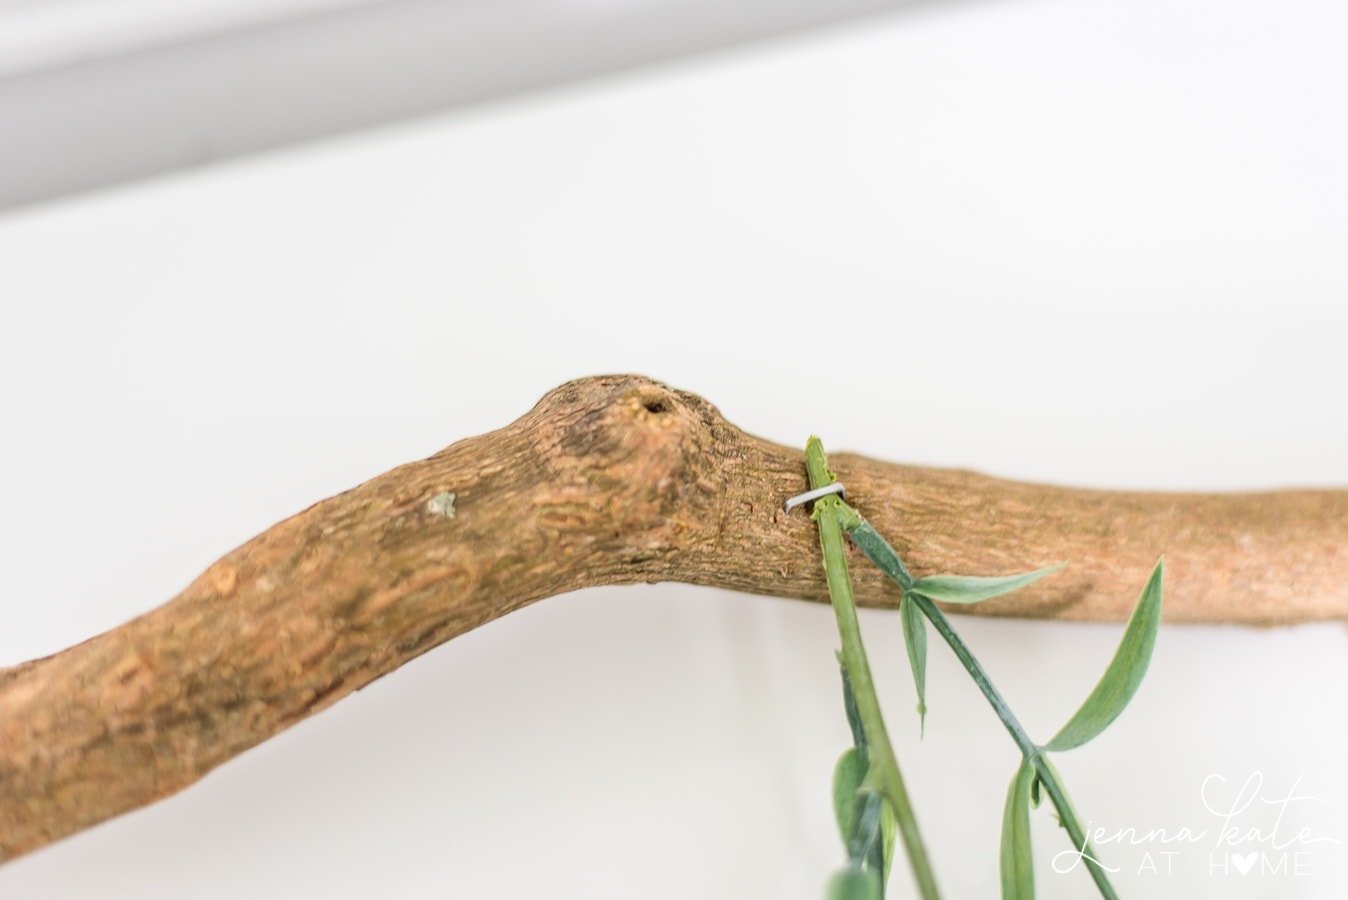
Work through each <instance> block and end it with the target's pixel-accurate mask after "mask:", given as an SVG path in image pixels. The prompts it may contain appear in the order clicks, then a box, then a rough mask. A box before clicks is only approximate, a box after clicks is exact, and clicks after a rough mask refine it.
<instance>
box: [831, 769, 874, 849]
mask: <svg viewBox="0 0 1348 900" xmlns="http://www.w3.org/2000/svg"><path fill="white" fill-rule="evenodd" d="M865 777H866V756H865V754H864V753H863V752H862V751H861V750H858V749H857V748H856V747H848V748H847V750H846V752H844V753H843V755H842V756H840V757H838V763H837V765H835V766H834V767H833V812H834V814H836V815H837V817H838V832H839V833H840V834H841V835H842V840H843V846H844V847H848V846H849V845H850V844H851V842H852V834H853V831H854V829H855V828H856V823H857V814H858V810H857V802H858V800H859V799H860V798H859V797H858V796H857V792H858V791H859V790H860V789H861V782H862V780H863V779H864V778H865Z"/></svg>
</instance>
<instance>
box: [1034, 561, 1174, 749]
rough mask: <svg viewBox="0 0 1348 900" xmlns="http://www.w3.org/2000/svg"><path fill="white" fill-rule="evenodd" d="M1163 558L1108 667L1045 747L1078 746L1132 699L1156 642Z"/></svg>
mask: <svg viewBox="0 0 1348 900" xmlns="http://www.w3.org/2000/svg"><path fill="white" fill-rule="evenodd" d="M1164 570H1165V565H1164V560H1158V561H1157V562H1156V568H1155V569H1153V570H1152V573H1151V578H1149V579H1147V586H1146V587H1144V588H1143V589H1142V596H1141V597H1140V598H1139V599H1138V601H1137V607H1136V608H1135V609H1134V610H1133V615H1132V617H1131V618H1130V619H1129V620H1128V627H1127V628H1126V629H1124V632H1123V640H1122V641H1120V642H1119V649H1118V650H1117V651H1115V653H1114V659H1113V660H1111V661H1110V663H1109V668H1107V669H1105V674H1104V675H1102V676H1101V677H1100V681H1099V683H1098V684H1096V686H1095V690H1093V691H1091V695H1090V696H1089V697H1087V698H1086V702H1085V703H1083V704H1081V708H1080V709H1078V710H1077V711H1076V715H1074V716H1072V718H1071V719H1070V720H1069V721H1068V723H1067V724H1066V725H1064V726H1063V727H1062V730H1061V731H1059V732H1058V733H1057V734H1056V735H1054V737H1053V740H1051V741H1049V742H1048V743H1047V744H1045V745H1044V749H1046V750H1071V749H1072V748H1073V747H1080V746H1081V745H1082V744H1084V743H1086V742H1087V741H1089V740H1091V739H1092V738H1094V737H1096V736H1097V735H1099V734H1100V732H1102V731H1104V730H1105V729H1106V728H1107V727H1109V723H1111V722H1113V721H1114V720H1115V719H1117V718H1118V717H1119V714H1120V713H1121V712H1123V710H1124V707H1126V706H1127V705H1128V701H1129V700H1131V699H1133V694H1135V693H1136V692H1137V688H1138V685H1140V684H1141V683H1142V677H1143V676H1144V675H1146V674H1147V664H1148V663H1149V662H1151V651H1152V647H1154V646H1155V645H1156V632H1157V630H1158V628H1159V627H1160V625H1161V581H1162V578H1163V577H1164Z"/></svg>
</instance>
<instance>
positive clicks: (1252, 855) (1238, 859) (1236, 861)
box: [1231, 850, 1259, 875]
mask: <svg viewBox="0 0 1348 900" xmlns="http://www.w3.org/2000/svg"><path fill="white" fill-rule="evenodd" d="M1258 859H1259V854H1258V853H1257V852H1256V851H1253V850H1251V851H1250V852H1249V853H1246V854H1245V855H1244V856H1241V855H1240V854H1239V853H1232V854H1231V865H1233V866H1235V867H1236V871H1238V872H1240V874H1242V875H1248V874H1250V870H1251V869H1253V868H1254V864H1255V862H1256V861H1258Z"/></svg>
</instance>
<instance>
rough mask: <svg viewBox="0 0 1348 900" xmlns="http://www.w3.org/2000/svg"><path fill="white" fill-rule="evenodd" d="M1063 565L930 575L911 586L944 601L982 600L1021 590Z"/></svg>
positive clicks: (965, 601) (976, 601) (974, 601)
mask: <svg viewBox="0 0 1348 900" xmlns="http://www.w3.org/2000/svg"><path fill="white" fill-rule="evenodd" d="M1061 568H1062V565H1056V566H1048V567H1046V568H1043V569H1035V570H1034V571H1033V572H1025V573H1023V574H1020V575H1006V576H1002V577H997V578H982V577H979V576H977V575H928V576H927V577H926V578H919V579H918V580H917V581H914V582H913V587H912V589H913V590H914V591H916V592H917V593H919V594H921V595H922V596H924V597H928V598H930V599H932V600H940V601H941V602H942V603H981V602H983V601H984V600H991V599H992V598H993V597H1000V596H1001V595H1002V594H1009V593H1011V592H1012V591H1015V590H1019V589H1020V588H1023V587H1025V585H1027V584H1030V583H1032V582H1035V581H1038V580H1039V579H1040V578H1043V577H1044V576H1045V575H1051V574H1053V573H1054V572H1056V571H1058V570H1059V569H1061Z"/></svg>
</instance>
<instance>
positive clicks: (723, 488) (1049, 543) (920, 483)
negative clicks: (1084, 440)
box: [0, 376, 1348, 860]
mask: <svg viewBox="0 0 1348 900" xmlns="http://www.w3.org/2000/svg"><path fill="white" fill-rule="evenodd" d="M832 461H833V467H834V469H835V470H836V471H837V472H838V475H839V478H840V479H841V480H842V481H844V482H845V483H846V485H847V489H848V496H849V498H850V499H851V501H852V502H853V503H854V504H855V505H856V506H857V507H858V508H859V509H861V510H862V512H864V513H865V515H866V516H867V517H868V518H869V519H870V520H871V521H872V522H873V523H874V524H875V525H876V527H877V528H879V529H880V530H881V531H882V532H883V533H884V534H886V535H887V536H888V537H889V538H890V540H891V541H892V542H893V543H894V544H895V545H896V547H897V548H898V549H899V551H900V552H901V553H902V554H903V555H904V557H905V559H907V560H909V561H910V563H911V565H912V567H913V569H914V572H915V574H917V575H922V574H926V573H930V572H933V571H938V570H939V571H951V572H960V573H975V574H982V575H996V574H1001V573H1007V572H1012V571H1022V570H1025V569H1032V568H1036V567H1038V566H1041V565H1044V564H1046V563H1052V562H1056V561H1059V560H1063V561H1067V562H1069V563H1070V565H1069V567H1068V569H1067V570H1066V572H1064V573H1062V574H1059V575H1057V576H1055V577H1053V578H1050V579H1045V580H1044V581H1043V582H1040V583H1038V584H1036V585H1035V586H1034V587H1033V588H1031V589H1028V590H1026V591H1024V592H1022V593H1023V594H1024V596H1021V595H1020V594H1017V595H1015V597H1013V598H1007V599H1005V600H1002V601H992V602H989V603H987V604H984V605H980V606H979V607H977V608H976V609H977V610H978V611H981V612H988V613H992V614H999V615H1013V616H1035V617H1045V618H1059V619H1077V620H1111V621H1116V620H1122V619H1124V618H1126V616H1127V614H1128V611H1129V608H1130V605H1131V603H1132V601H1133V599H1134V598H1135V597H1136V594H1137V590H1138V588H1139V586H1140V585H1141V584H1142V583H1143V582H1144V581H1145V580H1146V577H1147V573H1148V572H1149V571H1150V569H1151V566H1152V564H1153V563H1154V562H1155V560H1156V557H1157V555H1158V554H1160V553H1162V552H1164V553H1166V554H1167V570H1168V571H1169V572H1170V573H1172V574H1171V578H1170V580H1169V582H1168V583H1167V585H1166V614H1167V618H1168V620H1170V621H1182V622H1238V623H1247V624H1278V623H1292V622H1302V621H1308V620H1314V619H1330V618H1336V619H1338V618H1345V617H1348V577H1345V576H1348V491H1342V490H1336V491H1281V492H1275V493H1257V494H1234V495H1215V494H1154V493H1153V494H1145V493H1117V492H1103V491H1087V490H1069V489H1064V488H1055V487H1044V486H1039V485H1029V484H1020V483H1016V482H1010V481H1001V480H997V479H993V478H987V477H984V476H981V475H976V474H973V473H970V472H958V471H949V470H942V469H926V468H915V467H911V466H900V465H893V464H888V463H881V462H875V461H873V460H869V459H865V458H863V457H859V456H849V455H846V454H835V455H834V456H833V457H832ZM805 485H806V480H805V468H804V464H803V461H802V455H801V451H800V449H799V448H788V447H782V446H779V445H776V444H772V443H769V442H767V441H764V440H761V439H759V438H756V437H753V436H751V435H748V434H745V433H744V432H742V431H740V430H739V429H738V428H736V427H735V426H733V425H731V424H730V423H729V422H727V421H726V420H725V419H724V418H722V417H721V415H720V414H719V413H718V412H717V411H716V409H715V408H714V407H712V406H711V405H710V404H708V403H707V402H706V401H704V400H702V399H701V398H699V397H697V396H694V395H692V394H688V393H684V392H681V391H676V390H672V389H670V388H667V387H665V386H663V385H661V384H658V383H656V382H653V381H650V380H648V379H645V378H640V377H636V376H614V377H603V378H588V379H582V380H580V381H574V382H571V383H569V384H566V385H563V386H561V387H559V388H557V389H556V390H554V391H552V392H551V393H549V394H548V395H547V396H546V397H544V398H543V399H542V400H541V401H540V402H539V404H538V405H537V406H536V407H535V408H534V409H533V410H532V411H530V412H529V413H528V414H527V415H525V416H524V417H523V418H521V419H519V420H518V421H516V422H515V423H513V424H511V425H509V426H507V427H505V428H503V429H501V430H500V431H495V432H492V433H490V434H487V435H483V436H481V437H476V438H470V439H468V440H464V441H460V442H458V443H456V444H454V445H453V446H451V447H449V448H447V449H445V450H443V451H441V452H440V453H437V454H436V455H435V456H432V457H431V458H429V459H426V460H423V461H421V462H416V463H411V464H409V465H405V466H401V467H399V468H397V469H394V470H393V471H391V472H388V473H386V474H384V475H381V476H379V477H377V478H374V479H373V480H371V481H368V482H366V483H365V484H363V485H361V486H359V487H357V488H354V489H352V490H350V491H347V492H346V493H343V494H339V495H338V496H336V497H332V498H330V499H328V500H324V501H323V502H321V503H318V504H316V505H314V506H311V507H310V508H308V509H306V510H305V511H303V512H301V513H299V514H298V515H295V516H292V517H291V518H289V519H287V520H285V521H284V522H281V523H280V524H278V525H275V526H274V527H272V528H271V529H269V530H267V531H265V532H263V533H262V534H260V535H258V536H257V537H255V538H253V539H252V540H251V541H249V542H248V543H246V544H244V545H243V546H242V547H239V548H238V549H237V550H234V551H233V552H232V553H229V554H228V555H226V556H225V557H224V558H223V559H221V560H220V561H219V562H217V563H215V564H214V565H213V566H211V567H210V568H209V569H207V570H206V572H205V573H203V574H202V575H201V576H200V577H199V578H197V580H196V581H194V582H193V583H192V584H191V585H189V586H188V587H187V589H186V590H184V591H183V592H182V593H181V594H179V595H178V596H177V597H176V598H174V599H173V600H171V601H170V602H168V603H167V604H165V605H163V606H161V607H159V608H158V609H155V610H153V611H151V612H148V613H146V614H145V615H142V616H140V617H139V618H137V619H134V620H132V621H130V622H128V623H126V624H124V625H122V626H120V627H118V628H115V629H113V630H112V631H109V632H106V633H104V634H101V635H99V636H97V637H95V638H92V639H90V640H88V641H85V642H84V643H82V644H79V645H77V646H75V647H71V648H70V649H68V650H65V651H63V652H61V653H58V654H56V655H54V656H50V657H47V658H45V659H40V660H35V661H32V662H28V663H24V664H22V665H19V666H16V667H14V668H11V669H4V670H0V860H7V859H12V858H13V857H15V856H17V855H19V854H21V853H24V852H26V851H29V850H33V849H35V848H37V847H40V846H43V845H44V844H47V843H50V842H51V841H54V840H56V839H58V838H60V837H63V836H65V835H68V834H70V833H72V832H75V831H78V830H80V829H82V828H87V827H89V826H90V825H93V824H95V823H97V822H100V821H103V820H105V819H108V818H110V817H112V816H115V815H118V814H120V813H123V812H126V811H128V810H132V809H135V808H137V807H140V806H143V805H145V804H147V803H150V802H152V801H154V800H156V799H158V798H160V797H164V796H167V795H169V794H172V793H174V792H176V791H178V790H181V789H182V788H184V787H186V786H187V785H189V784H191V783H192V782H194V781H196V780H197V779H198V778H200V777H201V776H203V775H204V774H206V773H207V772H209V771H210V770H211V769H212V768H214V767H215V766H217V765H219V764H220V763H222V762H224V761H226V760H228V759H230V758H231V757H233V756H236V755H237V754H239V753H242V752H243V751H245V750H247V749H248V748H249V747H252V746H253V745H255V744H257V743H259V742H261V741H264V740H266V739H267V738H268V737H271V736H272V735H274V734H276V733H277V732H279V731H281V730H282V729H284V728H286V727H288V726H290V725H292V724H294V723H295V722H298V721H299V720H300V719H303V718H305V717H306V716H309V715H312V714H313V713H315V712H318V711H319V710H321V709H324V708H326V707H327V706H329V705H331V704H332V703H335V702H336V701H337V700H339V699H341V698H342V697H344V696H346V695H347V694H349V693H351V692H352V691H354V690H356V689H357V688H360V687H362V686H363V685H366V684H368V683H370V682H371V681H373V680H374V679H376V678H378V677H380V676H381V675H384V674H386V673H388V672H391V671H393V670H394V669H396V668H397V667H398V666H400V665H402V664H403V663H405V662H407V661H408V660H410V659H412V658H413V657H415V656H417V655H419V654H421V653H424V652H425V651H427V650H429V649H430V648H432V647H434V646H436V645H437V644H440V643H442V642H444V641H446V640H448V639H449V638H452V637H454V636H455V635H457V634H461V633H463V632H464V631H467V630H469V629H472V628H475V627H477V626H478V625H481V624H483V623H484V622H488V621H490V620H492V619H494V618H497V617H498V616H502V615H505V614H506V613H508V612H511V611H512V610H516V609H519V608H520V607H522V606H525V605H527V604H529V603H531V602H533V601H535V600H538V599H540V598H542V597H548V596H551V595H553V594H558V593H562V592H564V591H569V590H573V589H576V588H581V587H587V586H594V585H604V584H630V583H635V582H657V581H683V582H688V583H692V584H704V585H713V586H716V587H722V588H729V589H732V590H738V591H748V592H752V593H759V594H772V595H775V596H780V597H796V598H803V599H808V600H818V601H825V602H826V601H827V599H828V593H827V589H826V587H825V583H824V579H823V577H822V574H821V573H822V567H821V566H820V564H819V560H818V553H819V548H818V545H817V542H816V540H815V534H814V529H813V526H812V525H811V523H810V521H809V518H808V517H807V516H805V515H799V514H797V515H791V516H787V515H786V514H784V513H782V512H781V504H782V501H783V499H784V498H785V497H787V496H789V495H791V494H795V493H798V492H800V491H801V490H803V489H804V487H805ZM450 493H452V494H453V495H454V496H453V498H450V497H449V496H448V494H450ZM855 575H856V594H857V598H858V600H859V601H860V602H861V603H863V604H864V605H870V606H893V605H895V603H896V602H897V600H898V593H897V589H893V588H892V586H891V585H889V584H887V583H886V581H885V580H884V578H883V577H882V576H881V575H880V573H879V572H878V571H874V570H873V569H872V567H870V566H857V567H856V573H855ZM963 611H964V610H961V612H963Z"/></svg>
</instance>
